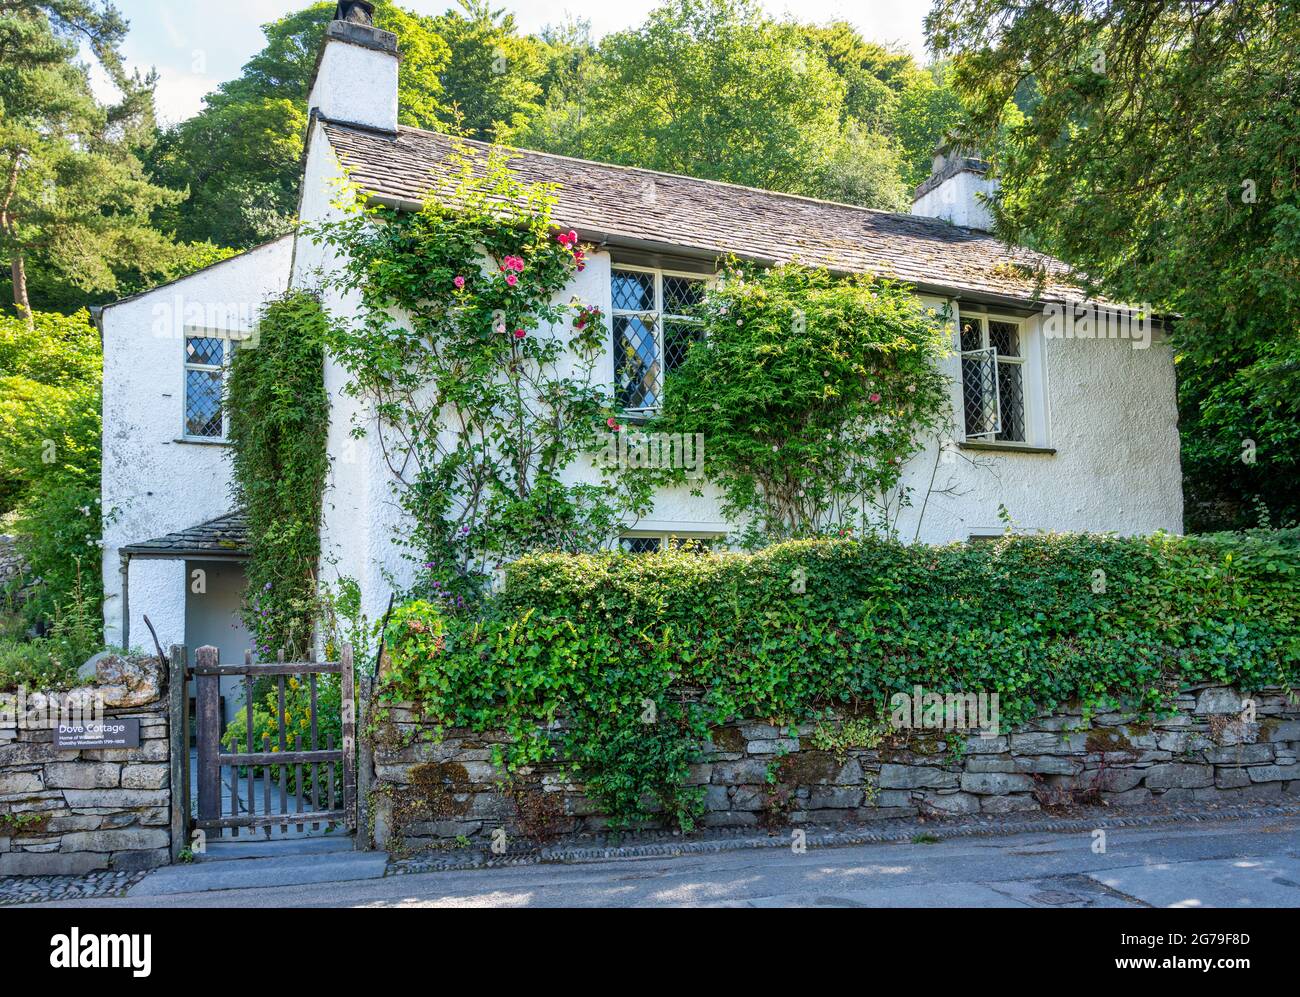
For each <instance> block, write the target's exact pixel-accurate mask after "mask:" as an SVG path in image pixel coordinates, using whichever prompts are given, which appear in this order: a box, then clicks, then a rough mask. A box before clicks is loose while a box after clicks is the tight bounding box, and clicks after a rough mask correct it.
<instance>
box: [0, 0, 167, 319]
mask: <svg viewBox="0 0 1300 997" xmlns="http://www.w3.org/2000/svg"><path fill="white" fill-rule="evenodd" d="M0 15H3V16H0V52H2V53H3V56H4V58H3V62H0V249H2V250H3V251H4V253H5V254H6V255H7V257H8V260H9V266H10V274H11V283H12V291H13V302H14V306H15V308H16V309H17V310H18V312H19V313H20V314H21V315H23V316H26V318H27V320H28V321H30V317H31V313H32V304H31V296H30V293H29V288H28V266H29V263H30V262H31V261H32V260H33V259H34V258H37V259H40V260H41V261H42V262H43V263H44V264H45V265H47V266H48V267H50V268H51V269H53V270H56V271H57V272H58V273H59V274H60V275H61V276H62V277H63V278H64V279H65V280H66V281H67V282H68V283H70V284H72V285H73V286H75V287H77V288H80V289H82V290H84V291H96V290H109V289H112V288H114V287H115V286H116V283H117V277H116V271H117V270H118V269H119V268H121V267H124V266H128V265H131V266H140V265H142V264H143V265H146V266H147V265H148V264H149V263H150V262H152V261H156V260H161V259H163V258H165V257H166V256H167V255H168V254H169V253H170V252H171V246H170V240H168V239H166V238H165V237H164V236H162V235H161V234H160V233H158V232H157V231H156V230H154V229H153V228H152V227H151V226H150V224H149V221H150V214H151V213H152V212H153V211H154V210H155V209H156V208H158V207H160V206H161V205H164V204H166V203H167V202H168V201H169V200H172V199H173V198H174V195H173V194H172V192H170V191H168V190H165V189H163V188H161V187H157V186H155V185H154V184H152V183H150V182H149V180H148V179H147V178H146V176H145V174H144V171H143V168H142V166H141V163H140V159H139V158H138V155H137V154H138V153H139V152H140V151H141V149H142V148H144V146H145V145H146V144H147V141H148V136H149V135H150V134H151V131H152V126H153V85H154V79H153V78H152V77H147V78H144V79H141V78H139V77H138V76H130V77H129V76H127V75H126V73H125V72H124V71H123V70H122V66H121V58H120V55H119V53H118V45H119V44H120V42H121V40H122V38H123V36H124V35H125V31H126V25H125V22H123V21H122V20H121V18H120V16H119V15H118V14H117V11H116V10H114V9H113V8H112V7H111V6H110V5H107V4H105V5H104V6H103V7H98V6H95V5H93V4H90V3H83V2H78V0H50V2H37V0H9V2H6V3H3V4H0ZM83 39H84V40H86V41H87V42H88V44H89V46H90V48H91V50H92V52H94V53H95V54H96V57H97V58H98V60H99V62H100V64H101V65H102V66H103V68H104V69H105V71H107V72H108V74H109V76H110V79H111V80H112V81H113V82H114V84H115V85H116V86H117V88H118V90H119V91H120V92H121V95H122V99H121V102H120V103H118V104H116V105H114V106H111V107H104V106H101V105H100V104H99V103H98V102H97V101H96V100H95V98H94V96H93V95H92V93H91V90H90V85H89V79H88V70H87V68H86V67H85V66H84V65H81V64H78V63H77V62H76V61H75V59H76V56H77V51H78V49H77V45H78V42H79V41H80V40H83Z"/></svg>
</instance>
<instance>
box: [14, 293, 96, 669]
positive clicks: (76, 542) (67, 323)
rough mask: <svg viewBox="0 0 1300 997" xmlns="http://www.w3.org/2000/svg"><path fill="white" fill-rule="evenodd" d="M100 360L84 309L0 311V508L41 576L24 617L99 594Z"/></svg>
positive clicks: (39, 616)
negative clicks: (28, 313)
mask: <svg viewBox="0 0 1300 997" xmlns="http://www.w3.org/2000/svg"><path fill="white" fill-rule="evenodd" d="M100 364H101V360H100V346H99V334H98V332H97V331H96V329H95V327H94V326H92V325H91V324H90V321H89V317H88V316H87V315H86V313H85V312H84V311H83V312H79V313H77V314H75V315H69V316H63V315H51V314H46V313H42V312H36V313H34V314H33V316H32V326H31V328H30V330H29V329H28V327H27V325H26V324H25V323H24V322H23V321H22V320H21V319H17V318H14V317H10V316H0V511H10V510H13V511H15V512H16V518H15V522H14V531H15V533H16V534H17V535H18V537H19V548H20V550H21V551H22V553H23V555H24V557H25V558H26V561H27V565H28V567H29V569H30V572H31V575H32V576H33V577H36V578H40V579H41V581H42V584H41V585H40V586H39V587H38V588H37V589H36V590H35V591H34V593H33V595H32V598H31V599H30V600H29V601H28V603H27V604H26V606H25V607H24V613H25V614H26V616H27V618H28V619H29V621H31V622H36V621H37V620H41V619H47V618H49V617H51V616H53V615H55V613H56V611H57V607H59V606H62V607H63V608H64V610H65V611H66V610H68V609H69V608H70V607H71V606H72V605H73V604H74V603H77V602H80V601H82V600H86V601H90V602H93V603H95V604H96V605H98V601H99V598H100V594H101V590H102V582H101V580H100V574H99V560H100V554H99V550H100V539H99V538H100V501H99V468H100V418H99V404H100V396H99V386H100V376H101V370H100ZM98 626H99V625H98V624H96V625H95V629H96V630H98ZM91 650H95V648H93V647H92V648H91Z"/></svg>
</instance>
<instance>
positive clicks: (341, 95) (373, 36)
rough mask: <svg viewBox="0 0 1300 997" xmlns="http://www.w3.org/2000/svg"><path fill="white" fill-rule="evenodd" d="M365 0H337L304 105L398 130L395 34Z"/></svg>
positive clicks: (325, 114) (334, 117)
mask: <svg viewBox="0 0 1300 997" xmlns="http://www.w3.org/2000/svg"><path fill="white" fill-rule="evenodd" d="M374 13H375V6H374V4H372V3H368V2H367V0H339V4H338V7H337V8H336V9H335V11H334V20H332V21H330V23H329V26H328V27H327V28H326V29H325V43H324V45H322V46H321V51H320V57H319V58H318V59H317V60H316V72H315V74H314V75H313V76H312V83H311V88H310V93H309V96H308V97H307V108H308V110H310V111H314V112H316V113H318V114H320V115H321V116H322V117H325V118H328V119H329V120H331V121H338V122H341V123H344V124H350V125H360V126H362V127H364V128H374V129H376V130H378V131H384V132H396V131H397V62H398V55H397V36H396V35H395V34H393V33H392V32H391V31H381V30H379V29H378V28H376V27H375V26H374Z"/></svg>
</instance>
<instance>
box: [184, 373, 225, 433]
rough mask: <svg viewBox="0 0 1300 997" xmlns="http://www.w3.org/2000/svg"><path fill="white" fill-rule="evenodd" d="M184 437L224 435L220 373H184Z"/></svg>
mask: <svg viewBox="0 0 1300 997" xmlns="http://www.w3.org/2000/svg"><path fill="white" fill-rule="evenodd" d="M185 435H186V436H200V437H206V438H209V439H212V438H220V437H221V436H222V435H224V434H223V427H222V419H221V371H219V370H187V371H186V372H185Z"/></svg>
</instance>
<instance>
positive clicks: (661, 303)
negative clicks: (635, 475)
mask: <svg viewBox="0 0 1300 997" xmlns="http://www.w3.org/2000/svg"><path fill="white" fill-rule="evenodd" d="M612 280H613V296H612V297H613V305H614V314H613V333H614V390H615V398H616V399H617V402H618V405H619V408H620V409H621V410H622V411H624V412H631V413H637V412H653V411H655V410H657V409H658V408H659V407H660V405H661V404H662V403H663V379H664V375H665V374H667V373H668V372H670V371H672V370H675V369H676V368H677V367H678V366H680V365H681V363H682V362H683V361H684V360H685V359H686V354H687V351H689V349H690V347H691V344H692V343H695V342H697V341H698V340H699V338H700V336H701V330H702V327H703V323H702V322H701V320H700V318H699V316H698V311H697V309H698V308H699V305H700V303H701V302H702V301H703V300H704V291H705V288H706V287H707V284H708V281H707V278H704V277H693V276H689V275H686V274H671V273H664V272H663V271H659V270H641V269H633V268H631V267H615V268H614V270H613V274H612Z"/></svg>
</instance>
